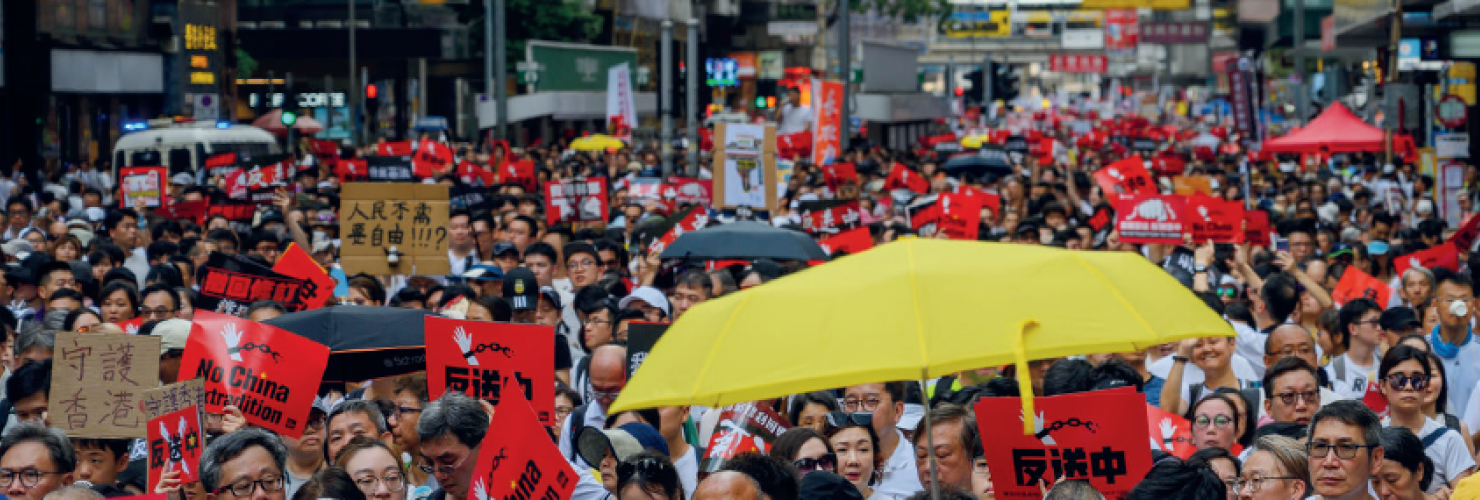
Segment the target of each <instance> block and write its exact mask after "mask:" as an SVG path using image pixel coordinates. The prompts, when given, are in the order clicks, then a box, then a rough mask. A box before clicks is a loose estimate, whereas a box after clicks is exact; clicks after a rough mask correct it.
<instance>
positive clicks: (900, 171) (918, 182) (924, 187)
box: [884, 136, 954, 193]
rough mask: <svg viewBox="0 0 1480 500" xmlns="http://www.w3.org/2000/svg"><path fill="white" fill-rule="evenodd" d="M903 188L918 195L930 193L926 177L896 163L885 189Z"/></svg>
mask: <svg viewBox="0 0 1480 500" xmlns="http://www.w3.org/2000/svg"><path fill="white" fill-rule="evenodd" d="M952 137H954V136H952ZM901 188H903V189H908V190H910V191H913V192H916V193H928V192H930V182H929V181H926V180H925V178H924V177H920V174H918V173H915V172H914V171H913V170H910V169H909V168H907V167H905V166H904V164H902V163H895V164H894V168H893V169H891V170H889V176H888V177H885V178H884V189H885V190H886V191H892V190H895V189H901Z"/></svg>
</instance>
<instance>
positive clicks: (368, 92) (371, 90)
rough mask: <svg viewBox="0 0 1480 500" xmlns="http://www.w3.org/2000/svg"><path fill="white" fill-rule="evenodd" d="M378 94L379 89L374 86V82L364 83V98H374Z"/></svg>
mask: <svg viewBox="0 0 1480 500" xmlns="http://www.w3.org/2000/svg"><path fill="white" fill-rule="evenodd" d="M379 96H380V89H377V88H375V84H373V83H372V84H370V85H366V86H365V98H366V99H374V98H376V97H379Z"/></svg>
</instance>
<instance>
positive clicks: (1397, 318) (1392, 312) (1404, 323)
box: [1377, 307, 1423, 330]
mask: <svg viewBox="0 0 1480 500" xmlns="http://www.w3.org/2000/svg"><path fill="white" fill-rule="evenodd" d="M1377 322H1378V324H1381V325H1382V329H1383V330H1402V329H1404V328H1409V327H1414V326H1423V323H1421V322H1419V321H1418V315H1416V314H1413V309H1412V308H1409V307H1390V308H1388V309H1387V310H1385V311H1383V312H1382V316H1381V317H1379V318H1378V319H1377Z"/></svg>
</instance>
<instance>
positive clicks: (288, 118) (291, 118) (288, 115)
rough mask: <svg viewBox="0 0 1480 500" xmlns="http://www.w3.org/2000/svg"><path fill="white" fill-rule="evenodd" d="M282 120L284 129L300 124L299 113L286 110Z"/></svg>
mask: <svg viewBox="0 0 1480 500" xmlns="http://www.w3.org/2000/svg"><path fill="white" fill-rule="evenodd" d="M282 119H283V126H284V127H291V126H293V124H294V123H298V113H294V112H292V111H289V110H286V109H285V110H283V115H282Z"/></svg>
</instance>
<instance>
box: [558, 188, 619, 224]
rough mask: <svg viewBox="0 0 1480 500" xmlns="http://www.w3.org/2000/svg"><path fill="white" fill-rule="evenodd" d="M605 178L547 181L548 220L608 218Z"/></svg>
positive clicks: (597, 220)
mask: <svg viewBox="0 0 1480 500" xmlns="http://www.w3.org/2000/svg"><path fill="white" fill-rule="evenodd" d="M607 207H608V205H607V199H606V178H605V177H587V178H586V179H585V180H573V181H567V182H552V183H549V184H545V223H547V224H549V225H551V226H554V225H556V224H559V223H562V222H606V217H607V213H608V210H607Z"/></svg>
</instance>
